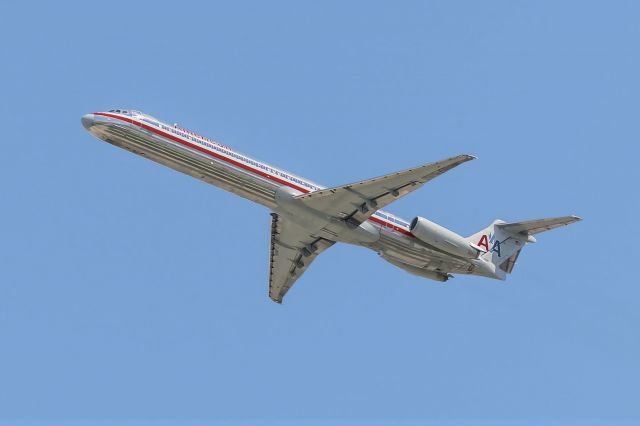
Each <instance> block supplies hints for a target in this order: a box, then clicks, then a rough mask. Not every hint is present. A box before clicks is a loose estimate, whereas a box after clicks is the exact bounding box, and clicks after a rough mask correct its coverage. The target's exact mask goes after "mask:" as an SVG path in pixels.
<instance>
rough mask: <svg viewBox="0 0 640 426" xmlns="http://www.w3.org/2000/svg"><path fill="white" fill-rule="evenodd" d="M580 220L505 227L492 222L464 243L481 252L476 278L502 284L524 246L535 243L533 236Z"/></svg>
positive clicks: (558, 218) (573, 219)
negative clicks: (488, 278) (494, 280)
mask: <svg viewBox="0 0 640 426" xmlns="http://www.w3.org/2000/svg"><path fill="white" fill-rule="evenodd" d="M579 220H581V219H580V218H579V217H578V216H563V217H554V218H549V219H537V220H528V221H524V222H514V223H507V222H504V221H502V220H495V221H493V223H492V224H491V225H489V226H488V227H487V228H485V229H483V230H482V231H480V232H478V233H476V234H473V235H472V236H470V237H468V238H467V240H468V241H469V242H470V243H471V244H474V245H475V246H476V248H477V249H479V250H480V251H481V254H480V256H479V257H478V261H477V266H478V268H477V270H476V271H475V272H474V273H475V274H477V275H482V276H486V277H490V278H497V279H500V280H505V279H506V278H507V274H510V273H511V271H513V267H514V266H515V264H516V261H517V260H518V256H519V255H520V252H521V251H522V249H523V247H524V246H525V245H526V244H527V243H535V242H536V239H535V237H534V236H533V235H534V234H538V233H540V232H545V231H549V230H551V229H554V228H557V227H559V226H563V225H569V224H572V223H574V222H578V221H579Z"/></svg>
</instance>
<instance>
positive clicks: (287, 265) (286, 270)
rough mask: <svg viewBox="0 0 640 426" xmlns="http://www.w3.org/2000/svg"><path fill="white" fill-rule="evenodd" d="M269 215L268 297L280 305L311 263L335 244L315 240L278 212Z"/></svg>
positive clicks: (325, 240) (320, 239)
mask: <svg viewBox="0 0 640 426" xmlns="http://www.w3.org/2000/svg"><path fill="white" fill-rule="evenodd" d="M271 216H272V220H271V245H270V250H269V297H270V298H271V300H273V301H274V302H277V303H282V299H283V298H284V296H285V294H287V292H288V291H289V289H290V288H291V286H293V284H294V283H295V282H296V280H297V279H298V278H300V276H301V275H302V274H303V273H304V272H305V271H306V270H307V268H308V267H309V265H310V264H311V262H313V261H314V260H315V258H316V257H317V256H318V255H319V254H320V253H322V252H323V251H324V250H326V249H328V248H329V247H331V246H332V245H333V244H335V241H330V240H327V239H324V238H319V237H315V236H313V235H311V234H309V232H307V231H306V230H305V229H303V228H301V227H300V226H298V225H296V224H295V223H293V222H291V221H290V220H287V219H286V218H284V217H282V216H280V215H278V214H277V213H272V214H271Z"/></svg>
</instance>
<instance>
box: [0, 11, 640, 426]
mask: <svg viewBox="0 0 640 426" xmlns="http://www.w3.org/2000/svg"><path fill="white" fill-rule="evenodd" d="M638 22H640V5H638V3H637V2H631V1H629V2H622V1H618V2H605V1H602V2H583V1H576V2H557V1H548V2H536V1H530V2H515V1H504V2H448V1H441V2H398V3H393V2H369V1H366V2H217V3H208V2H207V3H204V2H203V3H189V2H172V3H165V4H157V3H149V2H135V1H134V2H99V3H91V2H78V3H69V4H66V5H57V4H56V5H54V4H53V2H52V3H46V4H44V3H43V4H40V3H29V2H13V4H10V3H8V2H7V3H3V4H2V5H1V6H0V36H1V37H2V43H0V53H1V55H2V62H1V66H0V77H1V78H0V93H1V95H2V96H1V99H2V101H1V102H0V111H1V112H2V117H3V118H4V119H3V131H2V132H3V134H2V148H3V150H2V156H1V157H0V158H1V163H2V167H0V177H1V180H0V182H1V183H0V185H1V191H0V194H1V196H2V207H3V208H2V210H1V212H0V219H1V221H0V223H1V225H0V229H1V235H2V236H1V241H2V243H1V244H0V423H6V424H12V425H13V424H16V422H17V419H22V421H23V422H25V423H29V424H31V422H33V423H35V424H39V423H42V424H45V423H46V424H50V423H52V422H54V421H56V422H59V423H60V424H66V423H72V424H91V422H98V423H99V424H112V423H113V424H139V423H137V421H141V422H148V423H149V424H155V422H157V421H160V420H162V423H161V424H167V425H174V424H175V425H183V424H186V423H187V421H191V422H192V424H229V423H230V422H235V423H232V424H243V425H244V424H251V425H252V424H292V425H293V424H295V425H298V424H301V423H302V422H301V421H300V420H299V419H306V420H305V423H302V424H306V423H308V424H371V422H372V420H373V419H376V420H377V422H378V423H374V424H404V423H406V424H438V425H440V424H445V425H475V424H505V425H506V424H508V425H513V424H516V425H528V424H545V425H546V424H607V425H610V424H615V423H619V424H627V423H628V424H638V423H640V364H639V360H640V311H639V309H638V306H639V299H640V279H639V275H638V271H637V270H636V268H635V267H636V266H637V264H638V261H639V259H638V255H639V254H640V253H639V250H638V244H639V243H638V239H639V237H640V233H639V231H638V223H639V222H638V221H639V220H640V218H639V213H640V209H639V200H638V190H637V185H638V182H639V181H640V172H639V167H638V157H639V154H640V149H639V148H638V144H639V140H638V136H639V125H638V123H639V118H638V117H639V116H640V107H639V105H640V100H639V99H640V84H639V82H638V81H639V76H640V50H639V49H638V42H639V41H640V25H638ZM117 107H128V108H137V109H141V110H143V111H147V112H149V113H151V114H153V115H155V116H157V117H159V118H161V119H164V120H166V121H169V122H174V121H175V122H179V123H180V124H181V125H182V126H184V127H187V128H190V129H193V130H195V131H197V132H199V133H201V134H204V135H207V136H210V137H213V138H216V139H218V140H220V141H221V142H223V143H225V144H228V145H230V146H232V147H234V148H236V149H238V150H240V151H241V152H245V153H248V154H251V155H253V156H255V157H256V158H259V159H262V160H265V161H268V162H271V163H274V164H277V165H279V166H281V167H284V168H285V169H288V170H290V171H293V172H296V173H299V174H302V175H304V176H307V177H309V178H311V179H313V180H316V181H318V182H320V183H323V184H325V185H337V184H341V183H346V182H350V181H354V180H359V179H363V178H367V177H372V176H376V175H379V174H383V173H387V172H391V171H395V170H399V169H403V168H406V167H409V166H414V165H417V164H421V163H426V162H430V161H435V160H438V159H441V158H444V157H447V156H450V155H455V154H460V153H470V154H474V155H477V156H478V158H479V159H478V160H476V161H474V162H471V163H468V164H465V165H463V166H461V167H460V168H457V169H456V170H454V171H452V172H450V173H448V174H446V175H444V176H442V177H440V178H438V179H437V180H435V181H433V182H432V183H430V184H429V185H427V186H425V187H424V188H423V189H421V190H420V191H418V192H415V193H413V194H412V195H410V196H408V197H406V198H405V199H402V200H401V201H399V202H398V203H397V204H394V205H392V206H390V208H389V210H390V211H392V212H394V213H397V214H399V215H401V216H403V217H405V218H407V219H411V218H412V217H414V216H415V215H418V214H419V215H423V216H426V217H428V218H430V219H432V220H435V221H437V222H439V223H441V224H443V225H445V226H447V227H449V228H451V229H454V230H456V231H457V232H459V233H461V234H463V235H468V234H471V233H473V232H475V231H476V230H478V229H481V228H483V227H484V226H486V225H487V224H488V223H489V222H490V221H491V220H493V219H494V218H501V219H504V220H521V219H531V218H538V217H545V216H555V215H564V214H578V215H580V216H582V217H584V221H583V222H581V223H579V224H577V225H573V226H571V227H567V228H563V229H560V230H556V231H554V232H550V233H548V234H544V235H541V236H540V238H539V243H538V244H535V245H533V246H530V247H528V248H527V249H526V251H525V252H524V253H523V255H522V256H521V257H520V260H519V262H518V265H517V266H516V269H515V271H514V274H513V275H511V276H510V280H509V281H508V282H507V283H501V282H498V281H492V280H487V279H482V278H473V277H464V276H461V277H457V278H456V279H454V280H452V281H451V282H450V283H448V284H446V285H440V284H438V283H434V282H431V281H428V280H423V279H420V278H417V277H413V276H411V275H408V274H406V273H404V272H403V271H401V270H398V269H395V268H394V267H393V266H391V265H389V264H387V263H385V262H383V261H382V260H380V259H378V258H377V256H376V255H375V253H373V252H370V251H367V250H364V249H361V248H356V247H351V246H346V245H337V246H336V247H334V248H332V249H331V250H328V251H327V252H326V253H324V254H323V255H322V256H321V257H319V258H318V260H317V261H316V262H315V263H314V264H313V266H312V267H311V268H310V269H309V271H308V272H307V273H306V274H305V276H304V277H303V278H302V279H301V280H300V281H298V283H297V284H296V286H295V288H294V289H293V290H292V291H291V292H290V293H289V295H288V297H287V299H286V300H285V304H284V305H282V306H279V305H276V304H274V303H272V302H271V301H270V300H269V299H268V297H267V251H268V238H269V229H268V228H269V223H270V217H269V214H268V211H267V210H265V209H264V208H262V207H260V206H258V205H253V204H251V203H250V202H248V201H245V200H243V199H240V198H236V197H235V196H233V195H231V194H228V193H226V192H223V191H222V190H219V189H217V188H215V187H211V186H208V185H206V184H203V183H201V182H198V181H196V180H193V179H191V178H189V177H186V176H183V175H181V174H179V173H176V172H174V171H172V170H169V169H166V168H163V167H161V166H159V165H156V164H155V163H152V162H149V161H147V160H144V159H141V158H139V157H136V156H133V155H131V154H129V153H127V152H125V151H122V150H118V149H116V148H114V147H112V146H110V145H108V144H105V143H102V142H100V141H98V140H96V139H95V138H93V137H91V136H90V135H89V134H87V133H86V132H85V130H84V129H83V128H82V126H81V125H80V116H81V115H82V114H84V113H86V112H91V111H98V110H104V109H110V108H117ZM82 419H84V420H82ZM314 419H315V420H314ZM514 419H517V420H518V422H517V423H514ZM594 419H595V420H594ZM88 420H91V422H88ZM87 422H88V423H87Z"/></svg>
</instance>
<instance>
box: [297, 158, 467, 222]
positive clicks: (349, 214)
mask: <svg viewBox="0 0 640 426" xmlns="http://www.w3.org/2000/svg"><path fill="white" fill-rule="evenodd" d="M473 159H475V157H474V156H472V155H458V156H456V157H452V158H448V159H446V160H442V161H437V162H435V163H431V164H425V165H423V166H419V167H415V168H412V169H407V170H403V171H401V172H396V173H391V174H388V175H384V176H380V177H377V178H373V179H367V180H363V181H360V182H355V183H351V184H348V185H343V186H337V187H334V188H328V189H321V190H319V191H314V192H310V193H308V194H303V195H298V196H297V197H296V198H297V199H299V200H301V201H302V202H303V203H305V204H306V205H307V206H309V207H311V208H313V209H315V210H318V211H321V212H323V213H325V214H327V215H329V216H332V217H338V218H341V219H344V220H346V221H348V222H349V223H351V224H353V225H356V226H357V225H359V224H361V223H362V222H364V221H365V220H367V219H368V218H369V216H371V215H372V214H373V213H374V212H375V211H376V210H379V209H381V208H383V207H384V206H386V205H388V204H390V203H392V202H393V201H395V200H397V199H398V198H400V197H403V196H405V195H407V194H408V193H410V192H413V191H415V190H416V189H418V188H420V187H421V186H422V185H424V184H425V183H426V182H429V181H430V180H431V179H433V178H435V177H437V176H439V175H441V174H442V173H444V172H446V171H448V170H450V169H452V168H454V167H456V166H458V165H460V164H462V163H464V162H467V161H469V160H473Z"/></svg>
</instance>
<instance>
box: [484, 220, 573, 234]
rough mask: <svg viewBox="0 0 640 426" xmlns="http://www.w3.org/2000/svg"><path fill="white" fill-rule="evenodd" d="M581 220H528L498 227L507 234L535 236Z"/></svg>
mask: <svg viewBox="0 0 640 426" xmlns="http://www.w3.org/2000/svg"><path fill="white" fill-rule="evenodd" d="M579 220H582V219H580V218H579V217H578V216H562V217H552V218H549V219H537V220H527V221H524V222H515V223H503V224H498V225H496V226H498V227H500V228H502V229H503V230H504V231H505V232H511V233H514V234H523V235H533V234H538V233H540V232H544V231H550V230H551V229H554V228H557V227H559V226H563V225H570V224H572V223H574V222H578V221H579Z"/></svg>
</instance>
